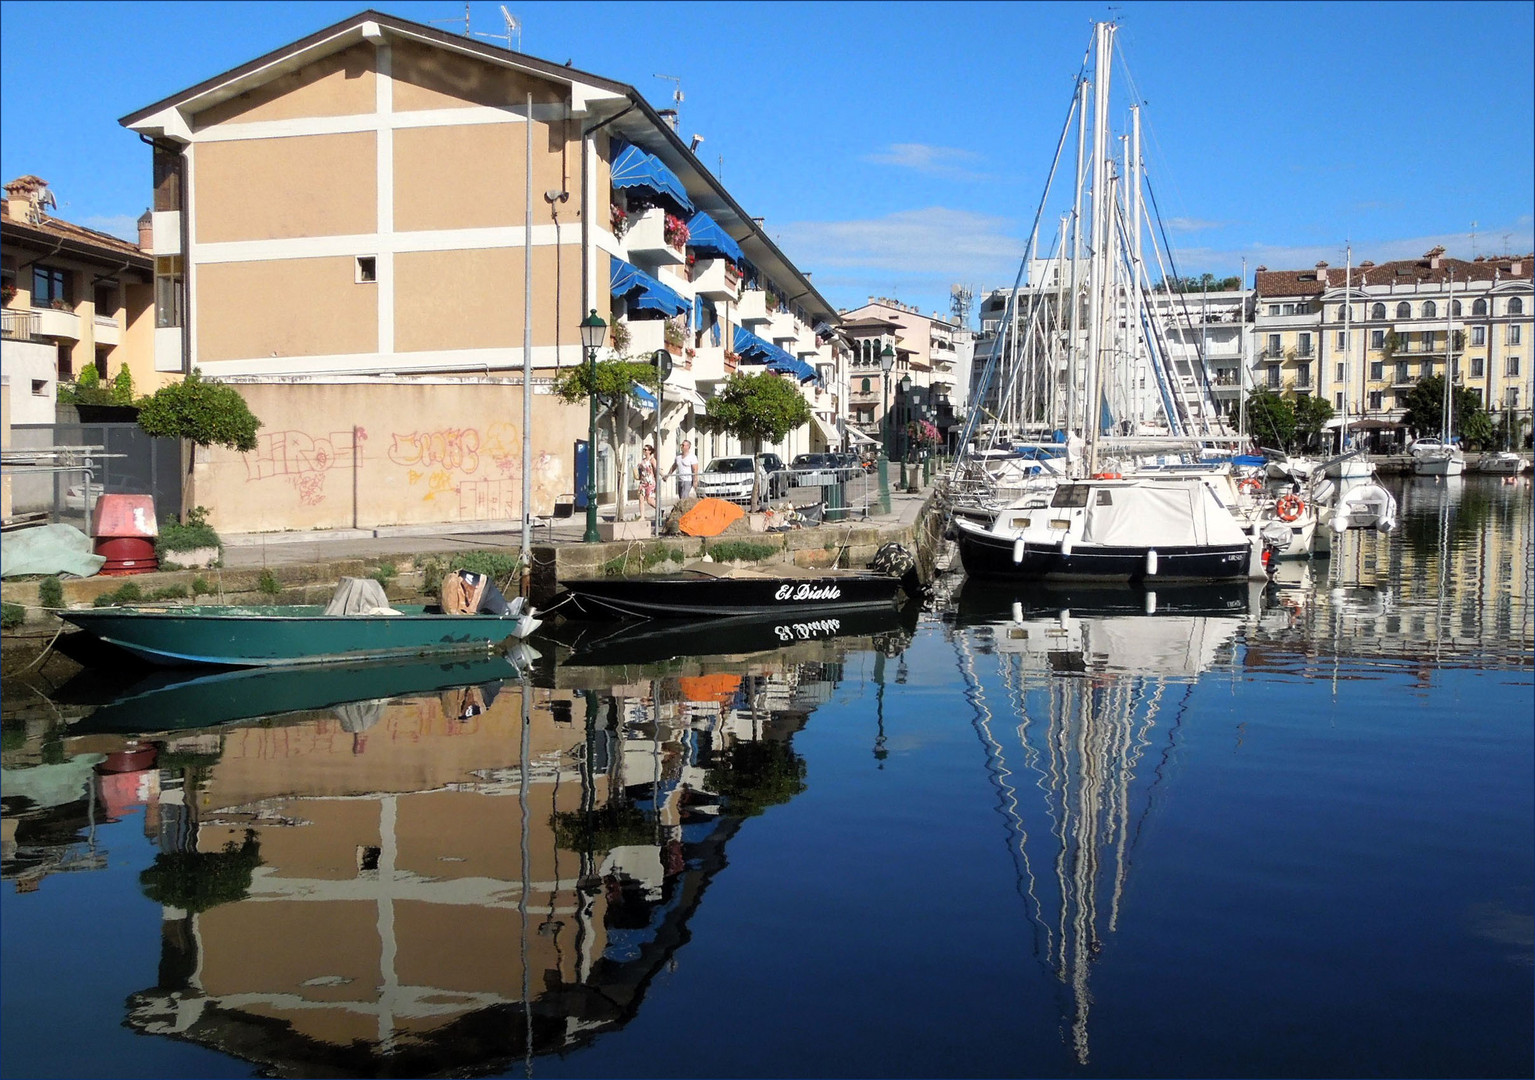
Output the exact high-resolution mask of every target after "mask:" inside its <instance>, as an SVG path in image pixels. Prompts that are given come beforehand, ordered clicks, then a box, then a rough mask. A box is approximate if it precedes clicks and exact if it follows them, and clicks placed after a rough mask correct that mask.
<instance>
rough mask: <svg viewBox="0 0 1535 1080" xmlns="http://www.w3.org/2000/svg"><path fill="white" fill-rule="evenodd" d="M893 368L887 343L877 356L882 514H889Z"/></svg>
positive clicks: (892, 355) (890, 351) (893, 355)
mask: <svg viewBox="0 0 1535 1080" xmlns="http://www.w3.org/2000/svg"><path fill="white" fill-rule="evenodd" d="M894 367H895V350H894V349H892V348H891V347H890V345H889V343H888V342H887V343H886V345H885V347H884V349H882V350H881V351H880V354H879V370H880V372H881V374H880V379H879V392H880V396H881V397H882V398H883V399H884V405H883V407H882V409H881V411H880V415H879V423H880V434H881V435H882V438H881V439H880V441H879V502H880V507H881V509H882V510H883V511H884V513H887V514H888V513H890V371H891V369H892V368H894Z"/></svg>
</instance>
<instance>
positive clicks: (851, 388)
mask: <svg viewBox="0 0 1535 1080" xmlns="http://www.w3.org/2000/svg"><path fill="white" fill-rule="evenodd" d="M841 314H842V319H843V330H844V332H845V333H846V335H847V337H848V339H849V341H850V342H851V344H852V355H851V358H850V362H849V365H848V368H847V375H846V378H847V381H848V421H849V427H850V429H851V430H852V431H854V432H856V433H857V434H856V435H855V436H854V439H855V440H857V441H863V437H876V436H878V435H879V432H880V425H881V423H882V418H883V417H884V415H885V410H886V408H888V407H891V406H893V405H894V403H895V401H896V393H897V390H896V388H897V387H898V386H899V384H900V382H901V380H902V379H903V378H906V377H908V376H909V377H910V379H911V383H912V385H913V386H917V387H923V388H928V389H931V391H932V395H933V398H934V400H938V401H942V402H944V403H945V404H946V405H947V406H949V407H950V408H954V407H961V406H962V401H961V399H962V398H963V397H964V393H963V390H964V388H963V387H960V386H959V385H958V380H959V377H960V373H961V369H962V368H965V367H966V366H967V365H968V363H969V360H970V351H971V349H972V348H973V346H972V343H971V340H970V335H969V333H968V331H966V330H965V329H964V328H962V327H960V326H959V325H958V324H957V323H955V322H952V321H950V320H947V319H944V318H942V317H941V316H939V315H938V314H936V313H934V314H932V315H923V314H922V313H921V312H920V311H919V310H918V309H917V308H915V307H912V306H911V305H909V304H903V303H901V302H900V301H899V300H892V299H890V298H888V297H882V296H871V297H869V301H868V303H866V304H864V305H862V306H861V307H857V308H853V309H851V310H846V309H844V310H843V311H842V313H841ZM887 346H888V347H889V348H890V349H891V350H892V352H893V354H894V361H893V365H892V367H891V371H890V374H889V376H888V385H886V376H885V373H884V371H883V369H882V368H881V364H880V356H881V354H882V353H883V352H884V349H885V348H886V347H887Z"/></svg>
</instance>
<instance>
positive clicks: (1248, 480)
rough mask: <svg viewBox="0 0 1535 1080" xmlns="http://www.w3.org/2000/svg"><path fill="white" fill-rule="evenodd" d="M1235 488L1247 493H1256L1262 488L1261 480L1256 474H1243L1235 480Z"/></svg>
mask: <svg viewBox="0 0 1535 1080" xmlns="http://www.w3.org/2000/svg"><path fill="white" fill-rule="evenodd" d="M1237 490H1238V491H1245V492H1247V493H1248V494H1249V495H1256V494H1258V493H1259V492H1261V491H1262V490H1263V481H1262V480H1259V479H1258V478H1257V477H1256V476H1244V477H1243V478H1242V479H1240V480H1238V481H1237Z"/></svg>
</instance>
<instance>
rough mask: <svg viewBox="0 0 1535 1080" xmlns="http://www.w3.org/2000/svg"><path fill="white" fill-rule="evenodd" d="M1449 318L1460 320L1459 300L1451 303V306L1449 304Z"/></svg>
mask: <svg viewBox="0 0 1535 1080" xmlns="http://www.w3.org/2000/svg"><path fill="white" fill-rule="evenodd" d="M1450 318H1452V319H1458V318H1460V301H1459V300H1455V301H1453V302H1451V304H1450Z"/></svg>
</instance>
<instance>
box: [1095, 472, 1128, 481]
mask: <svg viewBox="0 0 1535 1080" xmlns="http://www.w3.org/2000/svg"><path fill="white" fill-rule="evenodd" d="M1093 479H1094V480H1123V479H1124V476H1123V475H1121V474H1120V473H1117V472H1095V473H1093Z"/></svg>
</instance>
